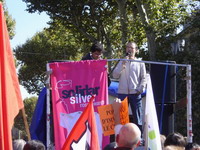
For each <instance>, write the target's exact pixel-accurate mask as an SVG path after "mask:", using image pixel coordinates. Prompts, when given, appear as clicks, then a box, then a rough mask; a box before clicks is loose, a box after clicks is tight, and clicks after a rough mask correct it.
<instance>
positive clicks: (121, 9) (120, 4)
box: [116, 0, 127, 45]
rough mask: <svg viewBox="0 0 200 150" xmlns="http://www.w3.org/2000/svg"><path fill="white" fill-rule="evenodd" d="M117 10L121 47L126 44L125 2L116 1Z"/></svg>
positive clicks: (122, 0)
mask: <svg viewBox="0 0 200 150" xmlns="http://www.w3.org/2000/svg"><path fill="white" fill-rule="evenodd" d="M116 2H117V4H118V8H119V14H120V23H121V31H122V38H121V40H122V45H125V44H126V42H127V14H126V2H127V1H126V0H116Z"/></svg>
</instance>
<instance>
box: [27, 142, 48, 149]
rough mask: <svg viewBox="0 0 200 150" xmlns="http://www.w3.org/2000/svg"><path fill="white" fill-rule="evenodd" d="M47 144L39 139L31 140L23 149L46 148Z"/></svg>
mask: <svg viewBox="0 0 200 150" xmlns="http://www.w3.org/2000/svg"><path fill="white" fill-rule="evenodd" d="M45 149H46V148H45V146H44V144H43V143H42V142H40V141H38V140H30V141H28V142H27V143H26V144H25V145H24V149H23V150H45Z"/></svg>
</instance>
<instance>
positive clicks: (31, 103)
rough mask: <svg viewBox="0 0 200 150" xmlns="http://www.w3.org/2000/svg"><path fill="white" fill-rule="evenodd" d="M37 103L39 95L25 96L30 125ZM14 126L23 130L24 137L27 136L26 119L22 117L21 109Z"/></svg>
mask: <svg viewBox="0 0 200 150" xmlns="http://www.w3.org/2000/svg"><path fill="white" fill-rule="evenodd" d="M36 103H37V97H30V98H25V99H24V109H25V113H26V118H27V122H28V126H29V127H30V124H31V120H32V116H33V113H34V110H35V106H36ZM14 127H16V128H17V129H19V130H21V131H22V135H23V136H24V138H27V137H26V135H27V134H26V131H25V125H24V120H23V117H22V113H21V111H20V113H19V114H18V115H17V116H16V117H15V121H14Z"/></svg>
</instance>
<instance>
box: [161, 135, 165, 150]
mask: <svg viewBox="0 0 200 150" xmlns="http://www.w3.org/2000/svg"><path fill="white" fill-rule="evenodd" d="M165 140H166V136H165V135H163V134H161V135H160V142H161V146H162V149H163V148H164V143H165Z"/></svg>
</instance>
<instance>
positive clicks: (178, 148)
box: [163, 145, 185, 150]
mask: <svg viewBox="0 0 200 150" xmlns="http://www.w3.org/2000/svg"><path fill="white" fill-rule="evenodd" d="M163 150H185V149H184V147H182V146H175V145H168V146H166V147H164V149H163Z"/></svg>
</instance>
